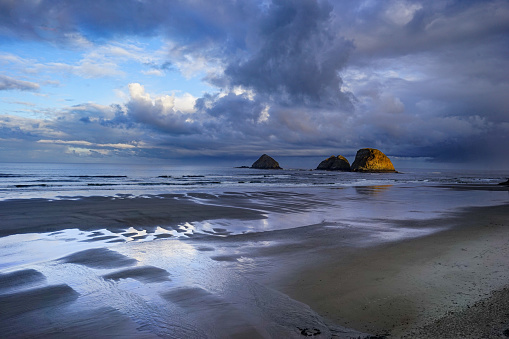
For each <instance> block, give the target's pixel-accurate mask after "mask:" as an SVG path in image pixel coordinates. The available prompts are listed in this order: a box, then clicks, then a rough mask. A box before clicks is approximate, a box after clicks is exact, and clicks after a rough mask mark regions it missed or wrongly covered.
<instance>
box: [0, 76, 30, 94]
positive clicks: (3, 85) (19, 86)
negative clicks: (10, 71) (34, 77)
mask: <svg viewBox="0 0 509 339" xmlns="http://www.w3.org/2000/svg"><path fill="white" fill-rule="evenodd" d="M9 90H18V91H37V90H39V84H36V83H35V82H30V81H24V80H19V79H15V78H11V77H9V76H7V75H0V91H9Z"/></svg>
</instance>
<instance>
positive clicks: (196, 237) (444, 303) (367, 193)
mask: <svg viewBox="0 0 509 339" xmlns="http://www.w3.org/2000/svg"><path fill="white" fill-rule="evenodd" d="M475 186H476V187H470V188H466V187H462V188H460V189H456V187H449V186H440V187H432V186H426V187H417V188H416V187H407V186H403V187H402V186H394V187H393V186H383V187H382V186H358V187H351V188H343V189H339V190H338V189H327V188H318V189H309V188H306V189H291V188H286V189H280V190H270V191H262V190H258V191H250V192H244V191H236V192H218V191H207V192H201V193H197V192H189V193H187V194H167V195H159V196H150V197H134V198H133V197H117V198H113V199H112V198H111V197H89V198H81V199H80V200H45V199H33V200H10V201H2V202H0V206H1V207H5V208H3V209H2V212H0V215H1V217H2V220H3V222H2V226H1V227H0V240H2V239H3V240H4V242H3V244H4V245H7V246H6V247H5V246H4V247H5V251H4V255H3V264H6V263H7V266H6V267H7V269H5V268H4V269H3V270H2V271H0V299H2V298H4V299H5V298H8V299H6V300H8V301H9V304H10V305H11V306H12V307H13V309H14V310H17V311H15V312H14V313H15V316H14V318H13V319H15V322H14V323H12V324H11V323H10V320H9V319H2V317H0V323H3V324H4V325H5V326H9V329H10V331H11V332H9V333H16V331H17V330H18V329H19V326H21V324H23V323H26V322H27V321H32V320H33V321H36V322H41V324H42V325H41V326H42V327H41V329H40V330H39V329H37V328H31V329H30V330H29V332H27V333H33V334H41V333H42V334H44V333H50V332H47V331H50V328H47V327H44V326H48V325H47V324H45V323H44V321H42V320H41V319H39V316H40V315H42V314H43V313H44V312H45V310H47V309H50V310H52V312H54V313H55V314H58V315H59V316H61V317H63V320H59V321H60V322H62V325H61V326H63V327H64V328H67V327H68V326H70V327H69V328H73V326H75V324H76V323H75V322H76V321H78V322H79V321H81V320H80V317H79V316H78V315H77V314H78V313H76V310H78V309H81V308H84V309H85V310H86V312H88V313H86V314H90V315H91V316H90V317H89V318H87V320H86V321H87V322H89V323H91V324H95V323H94V322H96V321H98V320H97V319H95V320H94V317H93V316H92V315H93V314H94V312H95V311H94V308H93V307H98V306H101V308H100V310H101V312H103V313H104V312H106V314H109V316H106V318H105V319H104V320H101V321H100V322H98V323H97V324H98V326H100V327H105V326H106V323H107V319H108V317H111V319H113V320H114V319H122V322H123V323H125V324H127V325H128V326H127V328H129V330H126V331H127V332H125V331H124V332H122V333H128V332H129V331H130V333H131V334H133V335H134V334H138V335H150V334H155V333H160V334H162V335H167V332H166V330H161V328H160V326H158V325H150V326H149V325H147V327H146V328H145V327H144V330H143V331H142V332H140V331H139V329H137V328H136V323H140V322H141V323H145V322H146V321H148V320H147V319H145V317H146V314H147V312H150V311H149V310H151V309H152V308H153V307H156V308H161V310H165V311H164V312H163V311H161V312H163V313H161V314H165V312H166V313H168V312H169V313H168V314H177V315H178V317H180V319H181V320H182V321H184V320H185V321H186V324H188V325H186V326H188V327H189V329H190V331H191V332H190V333H206V332H202V331H208V330H211V329H213V331H216V332H214V333H217V334H218V336H219V337H222V336H223V335H230V334H232V333H236V332H235V331H237V329H239V330H240V331H241V332H239V333H250V334H252V335H254V336H255V337H256V336H260V337H265V338H270V337H273V336H272V334H270V333H278V335H280V336H281V335H283V336H286V337H295V338H299V337H301V336H303V335H308V334H309V335H310V334H316V333H318V332H317V331H319V332H320V333H322V334H326V333H328V334H330V335H331V336H332V337H337V338H352V337H357V336H361V337H362V336H367V334H366V333H371V334H373V335H384V336H387V337H390V338H432V337H437V333H440V335H442V336H443V337H444V338H445V337H451V338H455V337H457V336H455V335H454V333H460V332H461V331H462V332H461V333H462V336H461V337H462V338H469V333H470V334H473V333H475V334H479V333H480V334H481V335H482V334H486V333H491V335H493V334H494V333H498V334H500V333H502V332H503V331H504V330H505V328H504V326H506V327H507V328H509V319H508V321H507V323H503V324H500V321H504V319H503V318H497V321H498V322H499V324H498V325H499V327H496V326H495V324H493V325H492V326H491V327H490V330H491V332H486V331H485V332H482V331H481V330H482V329H479V326H478V325H479V322H481V321H482V322H486V320H482V319H484V318H482V314H483V312H484V311H480V313H478V314H474V315H472V314H471V313H468V312H473V311H468V310H470V309H476V310H484V309H483V306H473V305H484V304H486V305H488V306H486V305H485V306H486V307H488V309H490V308H489V307H491V306H494V305H495V306H496V305H499V306H496V307H495V306H494V307H495V309H496V310H500V309H502V308H501V307H502V306H503V301H504V300H506V299H509V297H508V298H506V296H507V295H509V293H505V292H504V291H505V290H504V288H505V287H506V286H507V285H508V284H509V263H506V261H507V260H505V259H506V258H507V257H508V256H509V234H507V232H505V230H506V229H507V227H509V204H508V202H507V199H506V197H505V195H504V194H505V193H501V192H497V191H499V189H498V187H497V189H495V190H492V188H493V186H489V185H475ZM481 187H482V189H481ZM465 189H467V191H465ZM481 191H486V192H484V193H483V192H481ZM504 191H508V188H507V187H505V189H504ZM463 192H467V194H468V192H470V193H472V194H470V195H468V196H466V195H464V193H463ZM490 192H494V194H495V195H493V197H495V196H496V197H497V198H496V199H493V200H487V201H485V202H484V201H481V202H480V203H479V202H478V205H479V206H470V205H469V202H471V201H476V200H475V199H478V198H479V197H487V196H491V193H490ZM501 194H502V195H501ZM408 197H411V198H412V199H413V200H412V203H407V202H406V200H407V198H408ZM451 197H452V198H454V197H466V198H468V199H467V200H461V201H460V202H459V203H458V202H455V203H454V204H450V205H447V202H448V200H450V199H451ZM423 198H426V199H423ZM437 198H439V199H442V200H440V201H439V203H438V204H436V202H435V201H434V200H435V199H437ZM472 199H473V200H472ZM414 201H419V202H421V204H422V206H420V205H415V203H414ZM442 201H443V202H444V206H442V204H441V202H442ZM400 202H403V205H401V203H400ZM462 204H463V205H462ZM457 206H463V207H457ZM469 206H470V207H469ZM447 207H449V208H447ZM359 208H364V209H366V210H365V211H362V210H359ZM409 208H412V211H408V209H409ZM437 208H438V210H436V209H437ZM414 210H415V211H414ZM387 211H388V212H387ZM400 212H403V214H401V215H400V214H398V213H400ZM410 212H411V213H410ZM388 215H393V217H388ZM186 225H187V226H186ZM160 226H163V227H164V228H165V229H168V230H171V231H172V232H173V234H176V233H175V232H177V233H178V235H183V237H182V238H181V237H176V236H175V235H171V234H168V233H164V234H155V233H154V232H155V231H156V228H157V227H160ZM200 227H201V228H200ZM2 228H3V229H2ZM70 228H76V229H70ZM127 228H129V230H127ZM50 231H51V232H53V233H51V234H45V238H41V237H40V238H39V239H37V238H36V237H34V234H30V232H37V233H36V234H38V235H41V234H42V233H41V232H50ZM71 231H72V232H71ZM13 234H19V235H20V236H15V237H7V236H8V235H13ZM52 234H53V235H52ZM46 235H47V236H46ZM162 235H166V236H167V237H169V238H173V240H168V241H167V240H165V239H160V238H163V237H162ZM159 236H161V237H159ZM147 237H148V238H147ZM10 239H13V240H10ZM17 239H18V240H17ZM23 239H26V240H23ZM154 240H155V241H154ZM16 241H18V242H16ZM59 243H60V244H61V246H56V245H57V244H59ZM64 245H65V246H64ZM47 246H53V252H52V250H50V249H49V248H47ZM38 251H39V252H38ZM27 253H33V256H34V259H36V258H39V257H38V253H39V254H41V255H43V256H44V258H43V259H39V260H33V259H32V258H31V259H32V261H25V263H23V262H24V261H23V260H22V259H23V256H26V255H27ZM11 263H12V265H11V266H9V265H10V264H11ZM0 267H1V265H0ZM219 272H220V273H219ZM506 272H507V273H506ZM218 274H219V275H218ZM13 282H14V283H15V284H14V285H13ZM105 282H106V283H107V284H106V286H108V288H106V289H105ZM239 282H241V283H240V284H239ZM15 285H19V286H21V287H19V288H17V287H16V288H15V289H14V290H12V288H13V287H12V286H15ZM24 286H26V288H27V289H28V290H27V291H25V290H23V288H25V287H24ZM2 288H4V290H3V292H2ZM147 288H148V289H147ZM5 291H7V292H6V293H7V294H5ZM12 291H14V292H15V293H14V295H12V296H10V294H9V293H11V292H12ZM45 291H50V292H51V293H49V294H48V293H46V292H45ZM115 291H116V292H115ZM497 291H500V292H497ZM111 293H113V294H111ZM126 293H127V294H128V295H129V297H128V298H127V299H126V297H127V295H125V294H126ZM138 293H141V294H142V295H143V298H142V299H143V300H144V301H142V299H139V298H140V296H139V295H138ZM253 293H254V294H253ZM490 296H494V297H493V299H487V298H491V297H490ZM33 298H38V299H41V301H40V302H41V308H38V307H35V306H34V307H32V308H28V309H25V308H23V307H24V306H23V305H25V304H26V303H30V302H31V301H30V300H31V299H33ZM94 298H95V299H94ZM183 298H184V299H183ZM135 300H138V301H136V303H137V304H136V305H137V306H136V307H137V310H138V311H137V312H134V313H132V312H131V311H130V306H127V305H130V304H131V303H133V302H134V301H135ZM483 300H484V304H482V303H483ZM247 301H249V302H248V303H247V304H246V305H245V306H242V307H241V305H243V304H244V303H245V302H247ZM76 305H77V306H76ZM232 305H236V306H235V307H234V308H232ZM92 306H93V307H92ZM469 306H470V307H471V308H470V309H469V308H468V307H469ZM239 307H241V309H238V308H239ZM67 308H70V309H71V310H72V312H71V313H72V314H73V315H72V316H69V317H67V316H66V315H65V314H66V313H65V312H66V311H65V310H66V309H67ZM181 310H184V311H183V313H182V311H181ZM186 310H187V311H186ZM282 310H287V311H288V312H290V313H289V314H294V315H295V317H290V318H286V317H285V316H284V314H285V313H284V312H283V311H282ZM191 311H192V312H197V313H196V314H197V315H198V316H199V315H200V314H201V315H203V316H207V317H209V318H210V319H217V321H219V322H221V320H222V319H226V318H228V317H233V318H232V319H236V320H231V321H229V322H228V324H227V326H226V327H224V328H216V325H215V323H216V322H215V321H212V320H210V321H207V322H204V323H203V324H200V322H199V317H198V318H197V319H195V318H194V317H193V316H191V314H192V313H186V312H191ZM281 312H283V313H281ZM0 313H1V312H0ZM11 313H12V312H11ZM279 313H281V314H279ZM484 313H486V312H484ZM266 314H272V315H273V316H275V315H276V314H277V315H278V316H277V317H275V318H274V319H272V318H270V317H269V318H270V319H269V318H267V316H266ZM27 317H28V318H27ZM87 317H88V316H87ZM186 317H189V318H186ZM225 317H226V318H225ZM150 319H151V320H150V322H151V324H157V321H158V320H157V317H156V318H154V319H152V318H150ZM472 319H477V320H478V322H477V323H476V322H475V321H473V320H472ZM165 321H169V320H165ZM188 321H189V322H188ZM196 321H198V323H196ZM265 322H268V323H267V324H270V326H269V325H267V324H265ZM449 324H456V325H455V326H453V327H451V326H449ZM475 324H477V325H475ZM154 326H155V327H154ZM164 326H166V327H165V328H168V329H172V331H173V330H175V328H176V327H175V326H177V325H176V324H174V323H173V322H171V321H170V322H168V323H167V324H166V325H164ZM266 326H269V327H270V328H272V330H270V331H268V332H267V330H265V329H264V328H265V327H266ZM343 326H344V327H343ZM472 326H477V327H476V328H473V327H472ZM177 327H178V326H177ZM437 329H441V332H436V331H437ZM78 330H79V331H85V332H83V333H81V332H79V333H80V334H85V335H90V334H91V333H92V334H93V333H94V331H95V330H94V327H93V326H91V327H90V328H88V327H87V328H81V327H79V326H78ZM315 330H316V331H315ZM30 331H32V332H30ZM87 331H91V332H87ZM112 331H113V332H110V333H114V332H115V331H119V328H118V327H113V328H112ZM147 331H148V332H147ZM158 331H162V332H158ZM245 331H247V332H245ZM271 331H273V332H271ZM433 331H435V332H433ZM480 331H481V332H480ZM501 331H502V332H501ZM170 332H171V331H170ZM179 333H180V332H179ZM186 333H187V332H186ZM470 337H472V338H474V337H479V336H478V335H477V336H470Z"/></svg>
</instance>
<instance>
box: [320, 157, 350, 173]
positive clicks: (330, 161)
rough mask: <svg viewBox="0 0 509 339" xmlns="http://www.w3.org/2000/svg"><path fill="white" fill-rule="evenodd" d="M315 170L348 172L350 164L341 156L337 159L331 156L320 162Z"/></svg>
mask: <svg viewBox="0 0 509 339" xmlns="http://www.w3.org/2000/svg"><path fill="white" fill-rule="evenodd" d="M316 169H317V170H324V171H350V163H349V162H348V160H347V159H346V158H345V157H344V156H342V155H338V156H337V157H336V156H334V155H333V156H331V157H328V158H327V159H325V160H324V161H322V162H321V163H320V164H319V165H318V167H317V168H316Z"/></svg>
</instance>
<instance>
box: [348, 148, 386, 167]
mask: <svg viewBox="0 0 509 339" xmlns="http://www.w3.org/2000/svg"><path fill="white" fill-rule="evenodd" d="M352 171H354V172H371V173H380V172H393V173H395V172H396V170H395V169H394V165H393V164H392V162H391V160H390V159H389V158H388V157H387V156H386V155H385V154H383V153H382V152H380V151H379V150H377V149H374V148H362V149H360V150H358V151H357V155H356V156H355V161H354V162H353V164H352Z"/></svg>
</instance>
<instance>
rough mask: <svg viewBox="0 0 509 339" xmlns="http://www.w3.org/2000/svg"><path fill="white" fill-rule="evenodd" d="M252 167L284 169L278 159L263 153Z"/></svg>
mask: <svg viewBox="0 0 509 339" xmlns="http://www.w3.org/2000/svg"><path fill="white" fill-rule="evenodd" d="M251 168H257V169H282V168H281V167H279V164H278V162H277V161H276V160H274V159H272V158H271V157H269V156H268V155H267V154H264V155H262V156H261V157H260V158H259V159H258V160H256V161H255V162H254V163H253V165H251Z"/></svg>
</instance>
